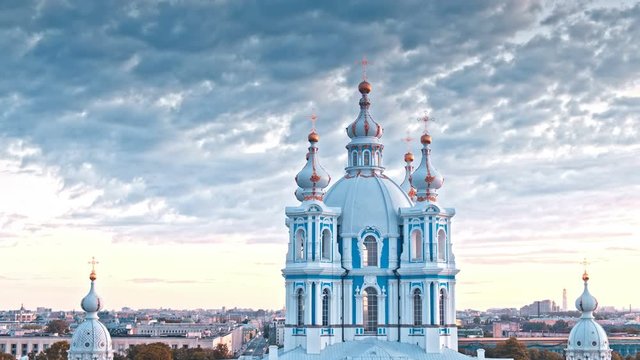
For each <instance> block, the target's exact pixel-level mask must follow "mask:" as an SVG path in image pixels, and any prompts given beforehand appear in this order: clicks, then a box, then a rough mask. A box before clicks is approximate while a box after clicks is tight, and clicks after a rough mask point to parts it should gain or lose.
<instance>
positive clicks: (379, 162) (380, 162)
mask: <svg viewBox="0 0 640 360" xmlns="http://www.w3.org/2000/svg"><path fill="white" fill-rule="evenodd" d="M376 162H377V165H378V166H382V159H381V158H380V151H376Z"/></svg>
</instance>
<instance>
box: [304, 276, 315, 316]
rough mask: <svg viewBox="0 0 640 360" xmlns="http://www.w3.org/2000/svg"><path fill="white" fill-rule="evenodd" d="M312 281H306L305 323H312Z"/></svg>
mask: <svg viewBox="0 0 640 360" xmlns="http://www.w3.org/2000/svg"><path fill="white" fill-rule="evenodd" d="M312 311H313V309H312V308H311V281H307V282H306V283H305V297H304V324H305V325H310V324H311V312H312Z"/></svg>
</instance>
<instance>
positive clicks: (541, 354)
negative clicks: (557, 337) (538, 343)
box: [528, 349, 564, 360]
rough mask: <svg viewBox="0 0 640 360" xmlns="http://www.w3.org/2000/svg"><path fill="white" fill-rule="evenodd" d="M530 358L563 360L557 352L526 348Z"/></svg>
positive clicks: (536, 359) (531, 359)
mask: <svg viewBox="0 0 640 360" xmlns="http://www.w3.org/2000/svg"><path fill="white" fill-rule="evenodd" d="M528 350H529V359H530V360H564V357H563V356H562V355H560V354H558V353H554V352H553V351H549V350H538V349H528Z"/></svg>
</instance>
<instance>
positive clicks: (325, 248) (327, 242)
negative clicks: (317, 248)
mask: <svg viewBox="0 0 640 360" xmlns="http://www.w3.org/2000/svg"><path fill="white" fill-rule="evenodd" d="M321 249H322V256H321V258H322V260H330V259H331V231H329V229H324V230H322V248H321Z"/></svg>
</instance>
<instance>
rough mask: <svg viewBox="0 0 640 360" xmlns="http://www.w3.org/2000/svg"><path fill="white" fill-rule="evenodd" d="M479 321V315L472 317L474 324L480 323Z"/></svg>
mask: <svg viewBox="0 0 640 360" xmlns="http://www.w3.org/2000/svg"><path fill="white" fill-rule="evenodd" d="M480 321H481V319H480V317H479V316H476V317H474V318H473V323H474V324H476V325H480Z"/></svg>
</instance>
